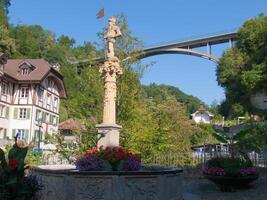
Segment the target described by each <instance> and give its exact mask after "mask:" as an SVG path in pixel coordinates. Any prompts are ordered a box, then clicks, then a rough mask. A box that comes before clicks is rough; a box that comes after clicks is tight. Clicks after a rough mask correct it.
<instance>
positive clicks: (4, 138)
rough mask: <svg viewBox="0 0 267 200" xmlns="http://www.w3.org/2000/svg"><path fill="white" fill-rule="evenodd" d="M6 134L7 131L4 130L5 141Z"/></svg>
mask: <svg viewBox="0 0 267 200" xmlns="http://www.w3.org/2000/svg"><path fill="white" fill-rule="evenodd" d="M6 132H7V130H6V129H4V139H6Z"/></svg>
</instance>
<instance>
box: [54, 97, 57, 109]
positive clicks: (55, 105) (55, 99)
mask: <svg viewBox="0 0 267 200" xmlns="http://www.w3.org/2000/svg"><path fill="white" fill-rule="evenodd" d="M57 107H58V98H57V97H55V98H54V108H55V109H57Z"/></svg>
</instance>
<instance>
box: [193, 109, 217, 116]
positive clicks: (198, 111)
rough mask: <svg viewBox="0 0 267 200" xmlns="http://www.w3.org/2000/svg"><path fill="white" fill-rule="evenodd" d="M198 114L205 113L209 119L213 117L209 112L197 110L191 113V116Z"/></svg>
mask: <svg viewBox="0 0 267 200" xmlns="http://www.w3.org/2000/svg"><path fill="white" fill-rule="evenodd" d="M198 113H206V114H208V115H209V116H210V117H213V116H214V115H213V114H212V113H211V112H209V111H207V110H197V111H196V112H194V113H192V114H191V116H195V115H196V114H198Z"/></svg>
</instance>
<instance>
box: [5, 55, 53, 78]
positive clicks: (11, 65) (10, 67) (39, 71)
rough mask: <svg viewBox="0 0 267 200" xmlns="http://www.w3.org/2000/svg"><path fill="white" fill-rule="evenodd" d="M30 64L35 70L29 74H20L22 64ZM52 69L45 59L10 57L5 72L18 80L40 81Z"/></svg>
mask: <svg viewBox="0 0 267 200" xmlns="http://www.w3.org/2000/svg"><path fill="white" fill-rule="evenodd" d="M24 63H25V64H30V65H31V66H32V67H33V68H34V70H33V71H32V72H31V73H30V75H29V76H25V75H21V74H20V66H21V65H23V64H24ZM51 69H52V67H51V65H50V64H49V63H48V62H47V61H45V60H44V59H25V60H22V59H9V60H7V63H6V64H5V69H4V72H5V73H6V74H7V75H9V76H11V77H12V78H14V79H16V80H18V81H40V80H42V79H43V78H44V76H45V75H46V74H47V73H48V72H49V71H50V70H51Z"/></svg>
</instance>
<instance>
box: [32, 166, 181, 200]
mask: <svg viewBox="0 0 267 200" xmlns="http://www.w3.org/2000/svg"><path fill="white" fill-rule="evenodd" d="M181 172H182V170H181V169H179V168H161V169H157V170H156V169H153V170H142V171H136V172H91V171H77V170H75V169H74V168H73V167H72V166H65V167H63V166H60V167H59V166H39V167H38V168H34V170H33V173H34V174H35V175H37V177H38V178H39V181H40V182H41V183H42V184H43V185H44V189H43V190H42V191H41V195H42V196H43V197H44V199H46V200H58V199H60V200H85V199H86V200H182V199H183V198H182V191H181V190H182V183H181V176H180V175H181Z"/></svg>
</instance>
